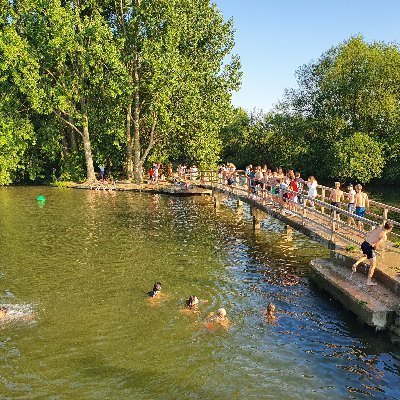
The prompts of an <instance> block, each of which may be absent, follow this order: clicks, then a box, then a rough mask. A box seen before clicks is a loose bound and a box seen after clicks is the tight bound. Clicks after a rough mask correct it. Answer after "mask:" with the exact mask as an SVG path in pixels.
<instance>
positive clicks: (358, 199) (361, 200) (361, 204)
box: [354, 184, 369, 230]
mask: <svg viewBox="0 0 400 400" xmlns="http://www.w3.org/2000/svg"><path fill="white" fill-rule="evenodd" d="M354 205H355V207H356V215H357V216H358V217H362V218H364V215H365V212H366V211H369V199H368V195H367V193H364V192H363V191H362V186H361V185H360V184H358V185H356V195H355V196H354ZM358 229H360V230H364V224H363V222H362V221H358Z"/></svg>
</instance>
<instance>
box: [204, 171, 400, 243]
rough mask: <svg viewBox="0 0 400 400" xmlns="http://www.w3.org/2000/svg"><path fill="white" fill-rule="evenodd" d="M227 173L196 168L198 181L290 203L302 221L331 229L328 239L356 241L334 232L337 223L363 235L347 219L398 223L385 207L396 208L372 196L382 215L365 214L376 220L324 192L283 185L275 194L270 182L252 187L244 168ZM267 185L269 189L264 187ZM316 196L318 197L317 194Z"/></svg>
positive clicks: (275, 202) (374, 223)
mask: <svg viewBox="0 0 400 400" xmlns="http://www.w3.org/2000/svg"><path fill="white" fill-rule="evenodd" d="M228 176H229V177H232V178H233V179H234V181H233V182H232V184H231V185H228V184H227V183H226V177H224V176H222V177H221V176H219V174H218V172H216V171H214V170H208V171H207V170H203V171H199V177H200V180H201V181H207V182H209V183H211V185H212V186H213V185H217V186H221V187H226V188H229V191H230V192H233V193H235V192H236V194H240V193H241V194H242V195H245V196H247V197H249V198H254V199H255V200H257V201H260V202H262V204H265V203H266V201H267V200H268V201H270V202H272V205H274V206H275V207H276V206H278V207H279V208H280V209H281V210H284V209H285V206H284V204H285V203H286V204H290V206H289V208H291V210H290V211H289V212H290V213H292V214H293V215H295V216H298V217H300V218H301V219H302V224H303V225H304V224H305V222H306V221H308V222H309V223H313V224H316V225H318V226H319V227H320V228H322V229H324V230H325V231H327V232H330V233H331V239H332V240H333V241H334V237H335V236H337V237H339V238H340V239H342V240H344V241H345V242H349V243H352V244H359V243H360V242H359V241H357V240H356V239H354V238H352V237H351V236H349V235H346V234H344V233H343V232H338V229H337V227H339V226H340V227H341V228H345V229H346V230H348V231H349V232H350V233H352V234H353V235H357V236H359V237H360V238H362V239H364V238H365V236H366V232H365V231H364V230H361V229H359V228H357V227H353V226H352V225H350V224H349V223H348V221H349V219H350V218H352V219H353V221H355V222H357V223H360V225H361V226H362V225H363V224H365V225H367V226H370V228H371V229H373V228H375V227H376V226H377V225H380V224H382V223H384V222H386V221H391V222H393V223H394V225H396V226H400V223H399V222H397V221H395V220H393V219H388V213H389V211H391V212H398V213H399V214H400V209H399V208H396V207H392V206H388V205H386V204H383V203H379V202H375V201H373V200H370V204H373V205H374V206H377V207H380V208H383V210H384V212H383V215H382V216H381V215H378V214H375V213H372V212H369V213H367V215H371V216H373V217H375V218H376V219H378V221H375V220H372V219H370V218H365V217H360V216H358V215H355V214H352V213H350V212H348V211H347V210H345V209H342V208H340V207H336V206H333V205H332V204H330V203H327V202H325V201H324V200H325V199H327V197H325V196H324V193H322V194H321V195H320V194H318V195H317V198H312V197H310V196H308V194H306V192H305V191H304V190H303V192H302V193H299V192H294V191H292V190H290V189H283V188H279V191H280V192H281V194H280V195H277V194H275V193H273V192H274V191H273V190H272V189H276V188H278V186H273V185H268V184H267V185H266V184H265V182H262V184H261V186H258V187H255V186H254V185H253V186H252V185H251V181H254V180H255V178H254V177H251V178H250V177H249V176H246V174H245V171H234V172H229V173H228ZM268 188H269V189H268ZM318 188H321V189H324V190H332V189H331V188H329V187H327V186H323V185H318ZM284 193H287V194H292V196H290V197H292V198H288V199H285V201H284V200H283V197H282V196H281V195H282V194H284ZM298 195H301V196H302V198H303V202H302V204H299V203H296V202H295V201H294V200H293V198H294V197H295V196H298ZM318 197H319V198H318ZM308 202H312V204H315V205H316V206H317V207H319V210H318V209H316V208H315V207H308V206H307V203H308ZM326 210H328V212H329V214H328V213H326V212H325V211H326ZM307 212H311V213H313V214H314V215H318V216H319V217H320V218H323V219H324V220H325V221H324V222H323V223H322V222H321V220H319V221H318V220H316V219H312V218H309V217H307ZM339 214H341V215H342V216H345V217H346V219H347V221H346V222H344V221H342V220H339V218H338V215H339ZM392 235H394V236H396V237H397V238H399V237H400V235H399V234H398V233H395V232H392Z"/></svg>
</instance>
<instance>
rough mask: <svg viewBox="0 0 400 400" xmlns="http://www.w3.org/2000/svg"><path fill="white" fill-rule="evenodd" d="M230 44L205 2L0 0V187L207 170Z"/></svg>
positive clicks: (233, 60)
mask: <svg viewBox="0 0 400 400" xmlns="http://www.w3.org/2000/svg"><path fill="white" fill-rule="evenodd" d="M233 45H234V38H233V28H232V21H227V22H225V21H224V19H223V17H222V14H221V13H220V12H219V10H218V9H217V8H216V6H215V5H213V4H212V3H211V2H210V0H157V1H154V0H118V1H112V0H101V1H100V0H18V1H15V0H0V93H1V97H0V184H7V183H11V182H18V181H32V180H39V179H49V177H50V176H51V174H53V173H54V174H56V175H57V177H58V178H59V179H62V180H82V179H88V180H94V179H95V169H96V167H97V166H98V165H99V164H104V165H108V167H109V168H111V169H112V170H113V171H114V174H115V175H118V176H122V177H127V178H129V179H135V180H136V181H140V180H141V179H142V176H141V174H142V167H143V166H144V165H145V163H146V162H148V160H152V159H153V160H157V161H167V160H180V159H181V160H183V159H186V160H188V161H195V162H196V163H198V164H200V165H201V166H210V165H215V164H216V163H217V161H218V160H219V157H220V153H221V150H222V142H221V138H220V135H219V132H220V129H221V127H222V126H225V125H227V124H228V123H229V122H230V121H231V117H232V111H233V108H232V105H231V93H232V91H234V90H237V89H238V87H239V84H240V75H241V73H240V63H239V59H238V57H236V56H232V55H231V50H232V48H233Z"/></svg>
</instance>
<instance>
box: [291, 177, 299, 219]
mask: <svg viewBox="0 0 400 400" xmlns="http://www.w3.org/2000/svg"><path fill="white" fill-rule="evenodd" d="M290 178H291V180H290V185H289V189H290V190H292V191H293V192H294V193H288V195H289V200H290V202H289V209H290V210H292V211H295V209H296V203H297V202H298V199H297V192H298V191H299V188H298V186H297V181H296V179H295V177H294V174H293V175H292V176H291V177H290Z"/></svg>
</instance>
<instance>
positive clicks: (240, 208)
mask: <svg viewBox="0 0 400 400" xmlns="http://www.w3.org/2000/svg"><path fill="white" fill-rule="evenodd" d="M236 212H237V213H238V214H243V201H242V200H239V199H238V201H237V209H236Z"/></svg>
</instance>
